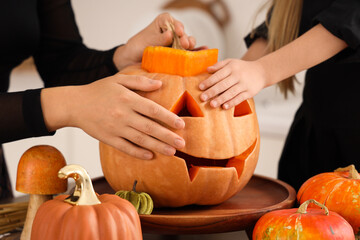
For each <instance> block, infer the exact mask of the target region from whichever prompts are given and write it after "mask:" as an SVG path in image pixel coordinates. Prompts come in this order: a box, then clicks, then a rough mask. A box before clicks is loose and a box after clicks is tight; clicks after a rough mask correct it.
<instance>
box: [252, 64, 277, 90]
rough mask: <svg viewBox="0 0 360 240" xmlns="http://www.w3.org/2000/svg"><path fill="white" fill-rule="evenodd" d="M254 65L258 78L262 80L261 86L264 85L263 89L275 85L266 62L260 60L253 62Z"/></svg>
mask: <svg viewBox="0 0 360 240" xmlns="http://www.w3.org/2000/svg"><path fill="white" fill-rule="evenodd" d="M252 63H253V64H254V66H255V71H256V73H257V77H258V78H259V79H260V80H261V84H262V86H261V89H263V88H266V87H269V86H271V85H273V84H274V83H273V79H272V76H271V74H269V72H271V71H269V66H268V65H267V64H266V61H262V60H261V58H260V59H258V60H256V61H252ZM270 69H271V68H270Z"/></svg>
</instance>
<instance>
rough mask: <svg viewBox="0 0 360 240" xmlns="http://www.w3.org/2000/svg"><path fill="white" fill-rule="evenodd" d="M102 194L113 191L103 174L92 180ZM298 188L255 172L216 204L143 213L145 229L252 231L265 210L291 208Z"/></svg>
mask: <svg viewBox="0 0 360 240" xmlns="http://www.w3.org/2000/svg"><path fill="white" fill-rule="evenodd" d="M93 184H94V188H95V191H96V192H98V193H99V194H102V193H113V192H114V191H113V190H112V189H111V188H110V187H109V186H108V185H107V182H106V181H105V179H104V178H100V179H94V180H93ZM295 199H296V192H295V190H294V189H293V188H292V187H291V186H290V185H288V184H286V183H284V182H282V181H279V180H276V179H272V178H268V177H263V176H259V175H254V176H253V177H252V178H251V179H250V181H249V183H248V184H247V185H246V186H245V188H244V189H242V190H241V191H240V192H239V193H238V194H236V195H235V196H234V197H232V198H230V199H229V200H227V201H225V202H224V203H222V204H219V205H215V206H198V205H192V206H186V207H180V208H159V209H154V211H153V213H152V214H151V215H140V219H141V225H142V231H143V232H144V233H155V234H209V233H222V232H231V231H240V230H247V231H251V230H252V228H253V227H254V225H255V223H256V221H257V220H258V219H259V218H260V217H261V216H262V215H263V214H265V213H266V212H269V211H272V210H276V209H283V208H291V207H293V206H294V203H295Z"/></svg>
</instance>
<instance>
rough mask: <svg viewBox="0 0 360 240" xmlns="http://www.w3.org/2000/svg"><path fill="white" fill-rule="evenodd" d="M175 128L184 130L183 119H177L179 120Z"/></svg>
mask: <svg viewBox="0 0 360 240" xmlns="http://www.w3.org/2000/svg"><path fill="white" fill-rule="evenodd" d="M175 127H176V128H177V129H182V128H184V127H185V123H184V121H183V120H181V119H177V120H176V121H175Z"/></svg>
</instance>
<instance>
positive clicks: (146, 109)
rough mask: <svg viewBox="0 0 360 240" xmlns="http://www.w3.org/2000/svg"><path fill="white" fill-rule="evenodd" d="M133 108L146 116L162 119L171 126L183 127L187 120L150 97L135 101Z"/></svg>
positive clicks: (175, 127)
mask: <svg viewBox="0 0 360 240" xmlns="http://www.w3.org/2000/svg"><path fill="white" fill-rule="evenodd" d="M133 109H134V110H135V111H136V112H138V113H140V114H142V115H144V116H147V117H150V118H152V119H154V120H158V121H161V122H163V123H165V124H166V125H168V126H169V127H171V128H174V129H183V128H184V127H185V122H184V121H183V120H182V119H181V118H180V117H179V116H177V115H176V114H175V113H172V112H170V111H168V110H167V109H165V108H164V107H162V106H161V105H159V104H157V103H155V102H153V101H151V100H149V99H146V98H142V100H141V101H134V102H133Z"/></svg>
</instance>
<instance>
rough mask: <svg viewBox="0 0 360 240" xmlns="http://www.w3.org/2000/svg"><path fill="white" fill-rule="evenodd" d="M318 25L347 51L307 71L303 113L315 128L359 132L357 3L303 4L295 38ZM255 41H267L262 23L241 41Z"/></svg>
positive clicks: (347, 0)
mask: <svg viewBox="0 0 360 240" xmlns="http://www.w3.org/2000/svg"><path fill="white" fill-rule="evenodd" d="M270 21H271V18H270ZM318 23H320V24H322V25H323V26H324V27H325V28H326V29H327V30H328V31H329V32H331V33H332V34H333V35H335V36H337V37H338V38H340V39H342V40H344V41H345V42H346V43H347V44H348V48H346V49H344V50H343V51H341V52H340V53H338V54H337V55H335V56H334V57H332V58H330V59H328V60H327V61H325V62H323V63H321V64H319V65H317V66H314V67H312V68H310V69H309V70H308V71H307V73H306V76H305V87H304V92H303V104H302V105H303V108H304V111H305V112H306V113H307V114H308V115H309V116H311V121H313V122H314V123H315V124H317V125H318V126H328V127H335V128H347V129H348V128H356V129H360V108H359V103H360V94H359V91H360V90H359V89H360V1H359V0H321V1H313V0H304V1H303V9H302V16H301V22H300V31H299V34H300V35H301V34H303V33H305V32H306V31H308V30H309V29H310V28H312V27H313V26H314V25H316V24H318ZM258 37H263V38H267V27H266V25H265V24H264V23H263V24H262V25H260V26H259V27H258V28H257V29H256V31H255V35H254V37H250V35H248V36H247V37H246V38H245V41H246V44H247V45H248V46H249V45H250V44H251V43H252V42H253V41H254V40H255V39H256V38H258Z"/></svg>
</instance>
